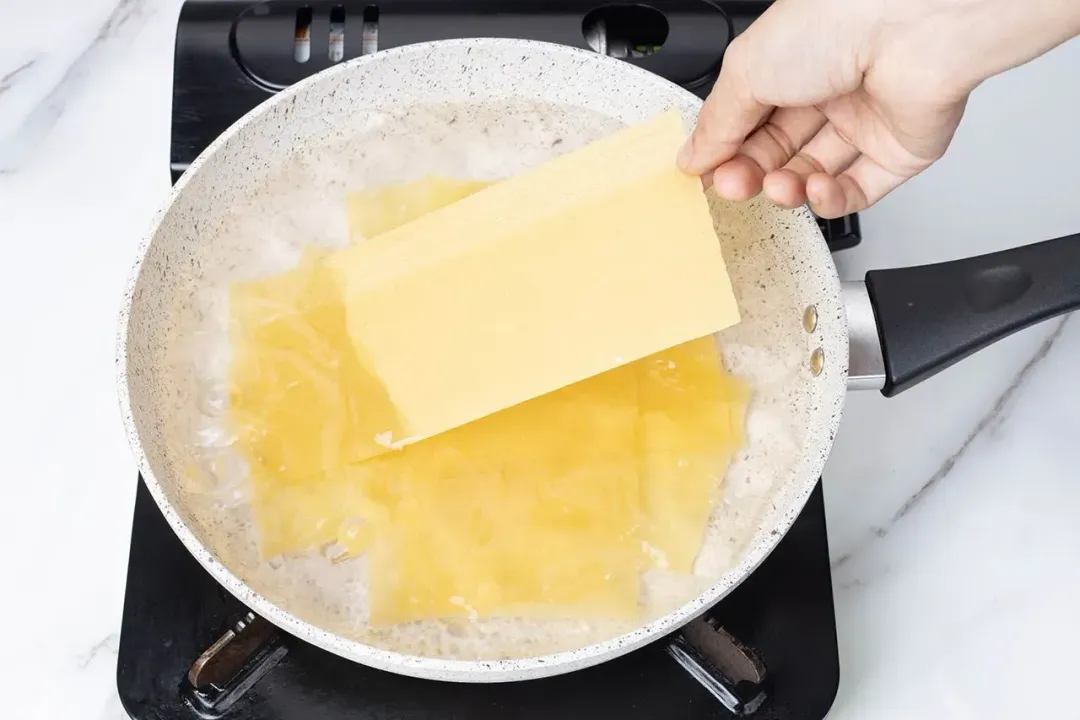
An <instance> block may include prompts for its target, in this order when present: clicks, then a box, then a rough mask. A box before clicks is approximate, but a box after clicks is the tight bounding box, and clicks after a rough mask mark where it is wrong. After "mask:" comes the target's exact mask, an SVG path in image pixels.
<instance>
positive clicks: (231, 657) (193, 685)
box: [180, 612, 287, 720]
mask: <svg viewBox="0 0 1080 720" xmlns="http://www.w3.org/2000/svg"><path fill="white" fill-rule="evenodd" d="M286 652H287V648H286V647H285V645H283V644H282V643H281V636H280V634H279V633H278V631H277V628H275V627H274V626H273V625H271V624H270V623H269V622H267V621H266V620H263V619H262V618H261V617H259V616H258V615H256V614H255V613H253V612H248V613H247V614H245V615H244V617H243V618H241V619H240V620H239V621H237V623H236V624H235V625H233V626H232V627H231V628H229V629H228V630H226V631H225V633H224V634H223V635H222V636H221V637H219V638H218V639H217V640H216V641H214V644H213V645H211V646H210V647H209V648H207V649H206V651H204V652H203V654H202V655H200V656H199V657H198V659H196V660H195V662H194V664H192V666H191V668H190V669H189V670H188V672H187V675H186V676H185V677H184V680H183V682H182V683H181V686H180V694H181V696H182V697H183V698H184V700H185V701H186V702H187V703H188V704H189V705H190V706H191V707H192V709H193V710H195V712H196V713H198V715H199V717H201V718H205V719H206V720H215V719H216V718H220V717H222V716H223V714H224V713H225V712H226V711H228V709H229V708H230V707H232V705H233V704H234V703H236V701H237V700H239V699H240V698H241V697H242V696H243V695H244V693H246V692H247V691H248V690H249V689H251V687H252V686H253V685H255V683H257V682H258V681H259V680H260V679H261V678H262V677H263V676H264V675H265V674H266V673H268V672H269V671H270V670H271V669H272V668H273V667H274V666H275V665H277V664H278V662H279V661H280V660H281V658H283V657H284V656H285V653H286Z"/></svg>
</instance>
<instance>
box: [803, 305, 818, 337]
mask: <svg viewBox="0 0 1080 720" xmlns="http://www.w3.org/2000/svg"><path fill="white" fill-rule="evenodd" d="M802 326H803V330H805V331H806V332H808V333H812V332H814V331H815V330H817V308H816V307H814V306H813V305H810V306H808V307H807V308H806V310H804V311H803V314H802Z"/></svg>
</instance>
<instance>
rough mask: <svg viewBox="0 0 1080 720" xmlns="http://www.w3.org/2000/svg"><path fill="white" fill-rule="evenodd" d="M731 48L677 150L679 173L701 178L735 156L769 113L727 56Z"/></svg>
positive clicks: (731, 59) (734, 62)
mask: <svg viewBox="0 0 1080 720" xmlns="http://www.w3.org/2000/svg"><path fill="white" fill-rule="evenodd" d="M731 49H732V48H729V49H728V53H727V55H726V56H725V59H724V64H723V66H722V67H721V68H720V76H719V77H718V78H717V79H716V84H715V85H714V86H713V89H712V92H710V93H709V96H708V97H707V98H706V99H705V104H704V105H703V106H702V108H701V113H700V115H699V116H698V121H697V126H696V127H695V128H694V131H693V132H692V133H691V134H690V137H689V138H687V140H686V144H685V145H684V146H683V148H682V150H680V151H679V157H678V160H677V161H678V164H679V167H680V168H681V169H682V170H683V172H686V173H690V174H692V175H704V174H705V173H708V172H711V171H712V170H715V169H716V168H717V167H719V166H720V165H721V164H722V163H725V162H727V161H728V160H730V159H731V158H733V157H735V153H737V152H738V150H739V148H740V147H741V146H742V144H743V141H744V140H746V138H747V137H748V136H749V135H750V134H751V133H752V132H754V130H756V129H757V128H758V127H759V126H760V125H761V123H762V122H764V120H765V118H767V117H768V115H769V113H770V112H771V110H772V108H771V107H770V106H768V105H764V104H762V103H760V102H758V100H757V99H756V98H755V97H754V94H753V92H752V91H751V90H750V85H749V83H748V82H747V80H746V76H745V74H744V73H743V72H742V71H741V70H740V69H739V63H738V62H737V61H736V60H735V59H733V58H731V57H730V56H731V55H732V52H731Z"/></svg>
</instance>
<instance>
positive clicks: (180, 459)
mask: <svg viewBox="0 0 1080 720" xmlns="http://www.w3.org/2000/svg"><path fill="white" fill-rule="evenodd" d="M467 49H468V50H469V52H466V50H467ZM523 52H524V53H525V57H526V60H527V61H526V62H522V61H521V58H522V53H523ZM424 55H427V57H423V56H424ZM376 57H377V58H378V60H377V61H367V62H356V63H351V64H346V65H345V66H342V67H341V68H338V69H336V70H335V71H333V72H331V73H326V74H323V75H321V76H319V77H317V78H315V79H314V80H313V81H311V82H308V83H305V84H303V85H302V86H299V87H298V88H295V89H294V90H292V91H289V92H287V93H284V94H283V95H282V96H281V97H279V98H277V99H276V100H275V101H274V102H272V103H270V104H268V105H266V106H264V107H263V108H260V109H259V110H258V111H257V112H256V113H255V114H254V115H253V116H252V117H251V118H250V119H248V120H246V121H244V122H243V124H242V125H241V126H240V127H238V128H234V130H232V131H230V132H229V133H227V135H226V136H225V137H224V138H223V139H222V140H221V141H219V142H218V143H216V144H215V146H214V148H212V152H210V153H208V155H207V157H205V158H204V159H203V160H201V161H199V162H198V163H197V164H196V167H195V168H194V169H193V171H192V172H191V173H189V176H188V178H187V180H186V182H185V183H184V184H183V185H181V187H180V189H179V191H178V193H177V194H176V195H175V197H174V200H173V201H172V203H171V204H170V206H169V208H168V209H167V211H166V212H165V213H164V214H163V215H162V217H161V221H160V224H159V225H158V227H157V228H156V231H155V232H154V233H153V235H152V237H151V242H150V243H149V245H148V246H147V249H146V254H145V257H144V258H143V260H142V264H141V267H140V269H139V271H138V274H137V278H136V282H135V284H134V286H133V291H132V295H131V305H130V310H129V314H128V318H127V325H126V328H125V329H124V330H122V334H124V337H123V338H122V340H121V343H122V347H121V352H122V366H123V367H122V371H121V372H122V376H123V378H124V379H125V380H126V384H127V387H126V391H127V397H126V398H124V403H123V404H124V406H125V415H126V419H127V420H128V423H129V429H130V430H131V433H132V438H133V442H135V443H136V444H137V445H138V446H139V447H140V448H141V453H142V457H140V461H141V462H142V469H143V472H144V475H145V476H146V479H147V482H148V484H149V485H150V487H151V490H152V491H154V493H155V497H156V498H157V499H158V501H159V503H160V504H161V505H162V507H163V509H164V510H165V513H166V516H167V518H168V519H169V520H170V522H171V523H172V524H173V526H174V528H176V529H177V530H178V532H179V533H180V536H181V538H182V539H184V540H185V543H186V544H187V545H188V547H189V549H191V550H192V551H193V552H194V553H195V555H196V557H198V558H199V560H200V561H201V562H203V564H204V565H206V566H207V568H208V569H209V570H210V571H211V572H212V573H214V574H215V576H216V577H217V579H218V580H219V581H221V582H222V583H223V584H225V586H226V587H227V588H228V589H230V590H232V591H233V592H234V593H235V594H237V595H239V596H240V598H241V600H244V601H246V602H249V604H257V605H260V608H259V609H260V610H261V611H263V612H264V614H268V616H269V618H270V619H271V620H275V621H277V622H279V623H280V624H284V625H286V626H287V627H289V629H291V630H293V631H297V630H300V631H304V630H310V632H311V633H312V636H311V637H309V638H308V639H311V640H314V641H315V642H317V643H318V644H320V645H323V646H324V647H328V648H329V649H331V650H334V651H335V652H338V653H340V654H343V655H346V656H349V657H352V658H353V659H357V660H360V661H369V662H372V663H373V664H384V665H385V664H387V662H388V661H386V660H385V658H386V657H387V656H386V655H385V654H383V655H382V656H381V657H383V660H382V661H375V660H374V659H373V655H371V653H372V652H374V651H373V649H374V648H378V649H381V650H386V651H391V652H393V653H401V654H404V655H409V656H414V657H417V658H431V659H437V660H457V661H462V660H464V661H497V663H496V665H494V666H493V665H491V664H490V663H486V664H485V665H484V666H483V669H484V670H491V669H496V670H497V669H498V662H501V661H508V662H510V663H513V662H515V661H520V660H522V659H536V658H538V657H540V656H546V655H550V654H552V653H564V652H570V653H574V652H577V653H578V657H586V656H599V655H600V654H602V653H603V652H604V651H605V650H618V649H629V648H631V647H633V646H635V645H637V644H640V643H642V642H644V641H646V640H648V639H649V638H650V637H652V636H654V635H655V634H657V633H660V632H663V631H665V630H667V629H670V628H671V627H673V626H674V625H675V624H676V623H677V622H678V621H680V620H685V619H688V618H689V617H691V616H692V615H694V614H696V613H698V612H700V611H701V610H703V609H704V608H705V607H707V606H708V605H709V604H711V603H712V602H714V601H715V600H716V599H719V598H720V597H722V596H723V595H724V594H726V592H728V591H729V590H730V589H731V588H732V587H734V586H735V585H736V584H737V583H738V581H739V580H741V578H742V577H744V576H745V574H747V573H748V572H749V571H750V570H751V569H752V568H753V567H755V566H756V565H757V563H759V562H760V561H761V560H762V559H763V558H764V556H765V555H766V554H767V553H768V551H769V550H771V548H772V547H773V546H774V545H775V543H776V542H777V541H778V539H779V537H780V535H782V533H783V532H784V531H786V529H787V528H788V526H789V525H790V523H791V521H792V520H793V519H794V517H795V516H796V515H797V514H798V512H799V510H800V509H801V507H802V505H803V502H804V501H805V499H806V497H807V495H808V494H809V492H810V490H811V489H812V488H813V485H814V482H815V481H816V478H817V475H818V474H819V473H820V470H821V467H822V465H823V464H824V460H825V457H826V455H827V453H828V450H829V447H830V445H831V440H832V437H833V435H834V433H835V429H836V424H837V422H838V419H839V412H840V404H841V402H842V398H843V393H844V383H845V373H846V359H847V344H846V343H847V335H846V324H845V321H844V316H843V311H842V308H841V307H840V304H839V286H838V284H837V280H836V276H835V271H834V269H833V268H832V264H831V260H830V258H829V255H828V252H827V250H826V248H825V245H824V242H823V241H822V240H821V238H820V236H819V234H818V231H817V228H816V225H815V224H814V222H813V220H812V218H810V217H809V215H808V214H807V213H805V212H804V211H792V212H785V211H779V210H776V209H774V208H772V207H771V206H767V205H766V204H764V203H760V202H751V203H745V204H731V203H725V202H723V201H720V200H718V199H716V198H715V197H713V198H711V199H710V203H711V208H712V211H713V217H714V221H715V226H716V229H717V234H718V237H719V238H720V241H721V244H722V246H723V250H724V254H725V258H726V259H727V262H728V265H729V268H730V270H731V274H732V280H733V284H734V287H735V292H736V296H737V298H738V301H739V305H740V309H741V311H742V313H743V321H742V322H741V323H740V324H739V325H737V326H736V327H734V328H731V329H729V330H727V331H725V332H724V333H722V334H720V336H719V337H718V341H719V344H720V347H721V348H722V352H723V356H724V360H725V363H726V365H727V367H728V368H729V370H731V371H732V372H733V373H735V374H737V375H740V376H742V377H745V378H747V379H748V380H749V381H750V383H751V384H752V385H753V387H754V390H755V395H754V399H753V401H752V404H751V409H750V415H749V419H748V428H747V430H748V436H749V442H748V446H747V448H746V449H745V450H744V451H742V452H741V453H740V454H739V455H738V456H737V458H736V460H735V462H734V464H733V466H732V467H731V469H730V471H729V473H728V475H727V477H726V479H725V481H724V483H723V487H722V490H721V498H722V499H721V502H720V503H719V505H718V507H717V509H716V512H715V513H714V514H713V517H712V518H711V521H710V524H709V528H708V532H707V538H706V541H705V543H704V546H703V549H702V551H701V554H700V556H699V558H698V560H697V563H696V566H695V574H694V575H693V576H689V577H688V576H677V575H674V574H670V573H664V572H661V571H650V572H649V573H647V574H646V576H645V579H644V583H643V585H644V589H643V598H642V599H643V604H644V606H645V615H644V623H645V624H644V625H638V624H634V625H631V624H627V623H624V622H617V621H605V622H594V621H590V622H585V621H579V620H573V621H571V620H565V621H540V620H521V619H498V620H484V621H474V622H420V623H411V624H408V625H403V626H399V627H394V628H391V629H386V628H373V627H371V626H369V625H368V623H367V621H366V617H367V601H366V593H365V588H364V580H363V578H364V561H363V559H362V558H361V559H358V560H354V561H349V562H344V563H338V564H333V563H331V562H329V561H328V560H327V559H326V558H324V557H322V556H320V555H311V556H306V557H301V558H290V559H287V560H283V561H275V562H273V563H264V562H260V560H259V558H258V552H257V545H256V535H255V528H254V527H253V523H252V519H251V513H250V508H249V506H248V504H247V495H246V488H245V482H244V469H243V463H242V462H240V461H239V460H238V459H237V458H236V457H235V456H234V455H233V454H232V453H231V452H230V450H229V446H228V444H229V438H228V436H227V433H226V432H225V431H224V428H223V425H224V423H223V418H222V410H221V408H222V403H223V402H225V400H226V394H225V390H224V388H225V384H224V380H225V373H226V368H227V363H228V358H229V347H228V342H227V328H226V321H227V304H226V302H227V300H226V298H227V292H226V291H227V287H228V285H229V283H231V282H233V281H235V280H238V279H247V278H253V277H258V276H262V275H266V274H268V273H273V272H277V271H281V270H284V269H287V268H289V267H291V266H293V265H294V264H295V263H296V262H297V260H298V258H299V254H300V250H301V248H302V247H304V246H305V245H307V244H312V243H317V244H323V245H331V246H335V245H342V244H344V243H345V242H346V238H347V225H346V215H345V209H344V195H345V193H346V191H348V190H352V189H358V188H364V187H378V186H382V185H388V184H394V183H399V182H404V181H408V180H415V179H418V178H420V177H423V176H425V175H428V174H433V173H434V174H440V175H444V176H449V177H456V178H474V179H487V178H500V177H506V176H509V175H511V174H514V173H515V172H518V171H520V170H522V169H525V168H527V167H530V166H533V165H535V164H537V163H540V162H543V161H544V160H546V159H549V158H551V157H554V156H555V155H558V154H561V153H564V152H567V151H569V150H571V149H574V148H577V147H580V146H581V145H583V144H585V143H587V142H589V141H591V140H594V139H596V138H599V137H602V136H604V135H606V134H608V133H609V132H611V131H612V130H614V129H616V128H618V127H620V126H623V125H625V124H627V123H633V122H639V121H641V120H644V119H646V118H648V117H651V116H653V115H655V114H656V113H659V112H662V111H663V110H666V109H668V108H670V107H676V108H678V109H679V110H680V111H681V112H682V114H683V116H684V118H685V119H686V121H687V123H688V124H689V123H692V121H693V119H694V117H695V116H696V113H697V109H698V108H699V106H700V102H699V101H698V100H697V99H696V98H694V97H693V96H691V95H690V94H689V93H686V92H684V91H683V90H681V89H679V88H677V87H675V86H672V85H670V84H668V83H666V82H664V81H662V80H660V79H659V78H656V77H654V76H652V75H649V74H648V73H645V72H643V71H639V70H637V69H634V68H630V67H627V66H625V65H623V64H621V63H619V62H617V61H609V60H607V59H602V58H594V57H592V56H590V55H588V54H586V53H578V52H569V51H565V50H562V49H556V48H553V47H551V46H544V45H537V44H524V43H517V42H516V41H514V42H510V41H490V42H483V41H475V42H473V43H469V42H463V43H442V44H433V45H428V46H414V47H412V48H406V49H405V50H403V51H400V52H399V51H392V52H388V53H386V54H385V56H383V54H379V56H376ZM415 67H438V68H441V70H440V71H439V72H430V73H427V74H424V73H420V74H417V73H415V72H409V71H408V68H415ZM492 68H498V72H499V78H498V82H495V83H493V82H491V78H492ZM523 202H527V199H523ZM810 305H813V306H815V308H816V310H817V316H818V323H817V327H816V329H815V330H814V331H813V332H808V331H807V330H806V329H805V328H804V326H803V315H804V310H805V309H806V307H807V306H810ZM817 348H822V349H823V350H824V353H825V359H826V362H825V366H824V370H823V372H822V373H821V374H820V375H818V376H814V375H813V373H812V372H811V364H810V355H811V353H812V352H813V351H814V350H815V349H817ZM265 601H269V603H270V604H272V605H273V606H276V607H269V606H268V605H266V602H265ZM304 623H307V624H310V625H311V626H314V628H310V629H308V628H306V626H305V625H304ZM583 649H584V650H583ZM466 664H468V663H466ZM555 665H558V663H555ZM511 667H518V668H520V667H521V666H520V664H519V665H517V666H512V665H508V666H507V668H511ZM476 670H477V672H479V670H480V664H479V663H476ZM445 676H446V677H449V678H451V679H470V678H469V677H468V676H467V675H461V676H455V675H453V674H447V675H445Z"/></svg>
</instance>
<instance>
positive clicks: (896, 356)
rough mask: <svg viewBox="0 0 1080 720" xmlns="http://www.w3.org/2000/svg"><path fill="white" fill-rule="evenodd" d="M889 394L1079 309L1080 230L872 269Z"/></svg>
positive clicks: (869, 279) (870, 288) (869, 278)
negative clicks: (966, 254) (934, 260)
mask: <svg viewBox="0 0 1080 720" xmlns="http://www.w3.org/2000/svg"><path fill="white" fill-rule="evenodd" d="M866 289H867V292H868V294H869V297H870V303H871V305H872V306H873V309H874V315H875V317H876V319H877V328H878V335H879V338H880V341H881V349H882V355H883V357H884V361H885V383H884V388H883V389H882V391H881V392H882V394H884V395H885V396H886V397H892V396H893V395H896V394H897V393H900V392H903V391H904V390H907V389H908V388H910V387H912V386H914V385H917V384H918V383H920V382H922V381H923V380H926V379H927V378H929V377H932V376H934V375H936V374H937V373H939V372H941V371H942V370H944V369H945V368H947V367H950V366H951V365H953V364H955V363H957V362H959V361H960V360H963V359H964V358H966V357H967V356H968V355H971V354H972V353H974V352H977V351H978V350H981V349H983V348H984V347H986V346H987V345H990V344H991V343H994V342H996V341H998V340H1001V339H1002V338H1005V337H1008V336H1009V335H1012V334H1013V333H1014V332H1016V331H1018V330H1023V329H1024V328H1026V327H1029V326H1031V325H1034V324H1035V323H1038V322H1042V321H1043V320H1049V319H1050V318H1052V317H1056V316H1058V315H1062V314H1064V313H1067V312H1070V311H1072V310H1076V309H1078V308H1080V234H1077V235H1069V236H1067V237H1061V238H1057V239H1056V240H1046V241H1044V242H1040V243H1035V244H1034V245H1025V246H1023V247H1018V248H1013V249H1011V250H1003V251H1001V252H996V253H991V254H989V255H980V256H977V257H971V258H966V259H963V260H955V261H952V262H945V263H937V264H934V265H921V266H918V267H909V268H898V269H895V270H872V271H870V272H868V273H867V274H866Z"/></svg>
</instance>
